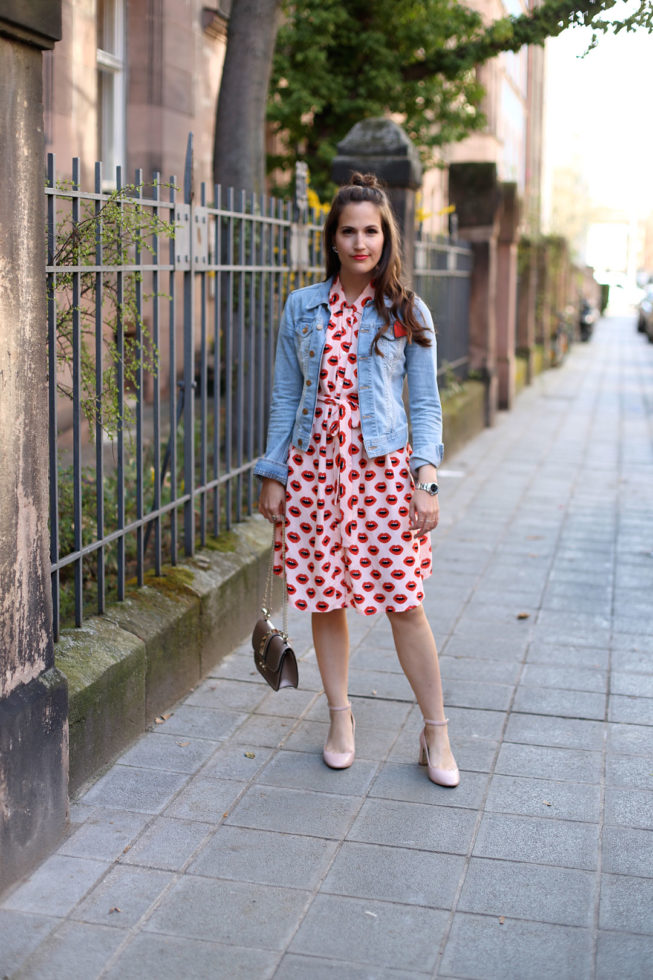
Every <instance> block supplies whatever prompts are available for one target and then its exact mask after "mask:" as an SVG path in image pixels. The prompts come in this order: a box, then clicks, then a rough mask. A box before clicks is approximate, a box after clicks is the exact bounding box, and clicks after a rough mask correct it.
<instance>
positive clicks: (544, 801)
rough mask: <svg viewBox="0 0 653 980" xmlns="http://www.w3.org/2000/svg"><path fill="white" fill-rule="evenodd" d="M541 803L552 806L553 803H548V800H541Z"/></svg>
mask: <svg viewBox="0 0 653 980" xmlns="http://www.w3.org/2000/svg"><path fill="white" fill-rule="evenodd" d="M542 803H544V806H553V803H549V801H548V800H542Z"/></svg>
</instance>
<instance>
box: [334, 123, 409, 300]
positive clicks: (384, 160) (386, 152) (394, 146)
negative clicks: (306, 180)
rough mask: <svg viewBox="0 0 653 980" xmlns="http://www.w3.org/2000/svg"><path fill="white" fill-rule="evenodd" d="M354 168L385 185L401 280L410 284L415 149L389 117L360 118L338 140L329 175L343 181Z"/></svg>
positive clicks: (342, 182) (339, 181) (349, 175)
mask: <svg viewBox="0 0 653 980" xmlns="http://www.w3.org/2000/svg"><path fill="white" fill-rule="evenodd" d="M356 170H360V171H361V173H373V174H376V176H377V177H379V179H380V180H382V181H384V183H385V185H386V187H387V191H388V197H389V198H390V202H391V204H392V207H393V210H394V213H395V216H396V218H397V223H398V225H399V231H400V233H401V241H402V266H403V272H404V280H405V282H406V283H407V284H408V285H410V284H411V283H412V280H413V270H414V264H415V196H416V192H417V191H418V190H419V188H420V187H421V185H422V165H421V163H420V160H419V155H418V153H417V150H416V148H415V147H414V146H413V144H412V143H411V141H410V139H409V138H408V136H407V135H406V133H405V132H404V130H403V129H402V128H401V126H398V125H397V123H395V122H393V121H392V120H391V119H363V120H362V121H361V122H359V123H356V125H355V126H353V127H352V128H351V129H350V130H349V132H348V133H347V135H346V136H345V138H344V139H343V140H341V142H340V143H338V155H337V156H336V158H335V159H334V161H333V164H332V167H331V176H332V177H333V179H334V180H335V181H336V183H338V184H344V183H346V182H347V181H348V180H349V178H350V177H351V175H352V173H354V171H356Z"/></svg>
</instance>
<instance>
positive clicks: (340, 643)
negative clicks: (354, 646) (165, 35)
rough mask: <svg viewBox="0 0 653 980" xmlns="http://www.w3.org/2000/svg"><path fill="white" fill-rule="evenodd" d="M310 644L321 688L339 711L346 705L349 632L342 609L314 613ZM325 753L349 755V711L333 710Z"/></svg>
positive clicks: (350, 737) (350, 734)
mask: <svg viewBox="0 0 653 980" xmlns="http://www.w3.org/2000/svg"><path fill="white" fill-rule="evenodd" d="M311 625H312V627H313V643H314V645H315V653H316V656H317V665H318V667H319V669H320V676H321V678H322V685H323V686H324V692H325V694H326V696H327V701H328V702H329V704H330V705H331V707H332V708H340V707H342V706H343V705H345V704H347V703H348V702H349V697H348V694H347V686H348V681H349V629H348V627H347V613H346V612H345V610H344V609H332V610H331V612H326V613H313V614H312V616H311ZM325 748H326V750H327V751H328V752H337V753H339V752H351V751H352V750H353V748H354V734H353V731H352V724H351V712H350V711H332V712H331V728H330V730H329V735H328V737H327V740H326V745H325Z"/></svg>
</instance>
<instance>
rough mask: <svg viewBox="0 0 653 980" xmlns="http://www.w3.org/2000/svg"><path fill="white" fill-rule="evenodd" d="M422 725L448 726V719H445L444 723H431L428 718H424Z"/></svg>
mask: <svg viewBox="0 0 653 980" xmlns="http://www.w3.org/2000/svg"><path fill="white" fill-rule="evenodd" d="M424 724H425V725H437V726H438V727H440V726H442V725H448V724H449V719H448V718H445V719H444V721H431V719H430V718H425V719H424Z"/></svg>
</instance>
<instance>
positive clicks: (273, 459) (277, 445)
mask: <svg viewBox="0 0 653 980" xmlns="http://www.w3.org/2000/svg"><path fill="white" fill-rule="evenodd" d="M303 386H304V377H303V374H302V370H301V366H300V364H299V360H298V358H297V350H296V347H295V338H294V315H293V294H291V295H290V296H289V297H288V300H287V302H286V305H285V307H284V311H283V315H282V317H281V324H280V326H279V336H278V339H277V352H276V358H275V363H274V384H273V386H272V397H271V400H270V415H269V420H268V435H267V443H266V448H265V454H264V455H263V456H261V458H260V459H259V460H258V462H257V463H256V466H255V467H254V473H255V474H256V476H258V477H261V478H263V477H270V478H271V479H273V480H278V481H279V482H280V483H283V484H285V483H286V482H287V480H288V449H289V448H290V440H291V437H292V431H293V428H294V425H295V417H296V414H297V409H298V407H299V403H300V400H301V396H302V390H303Z"/></svg>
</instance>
